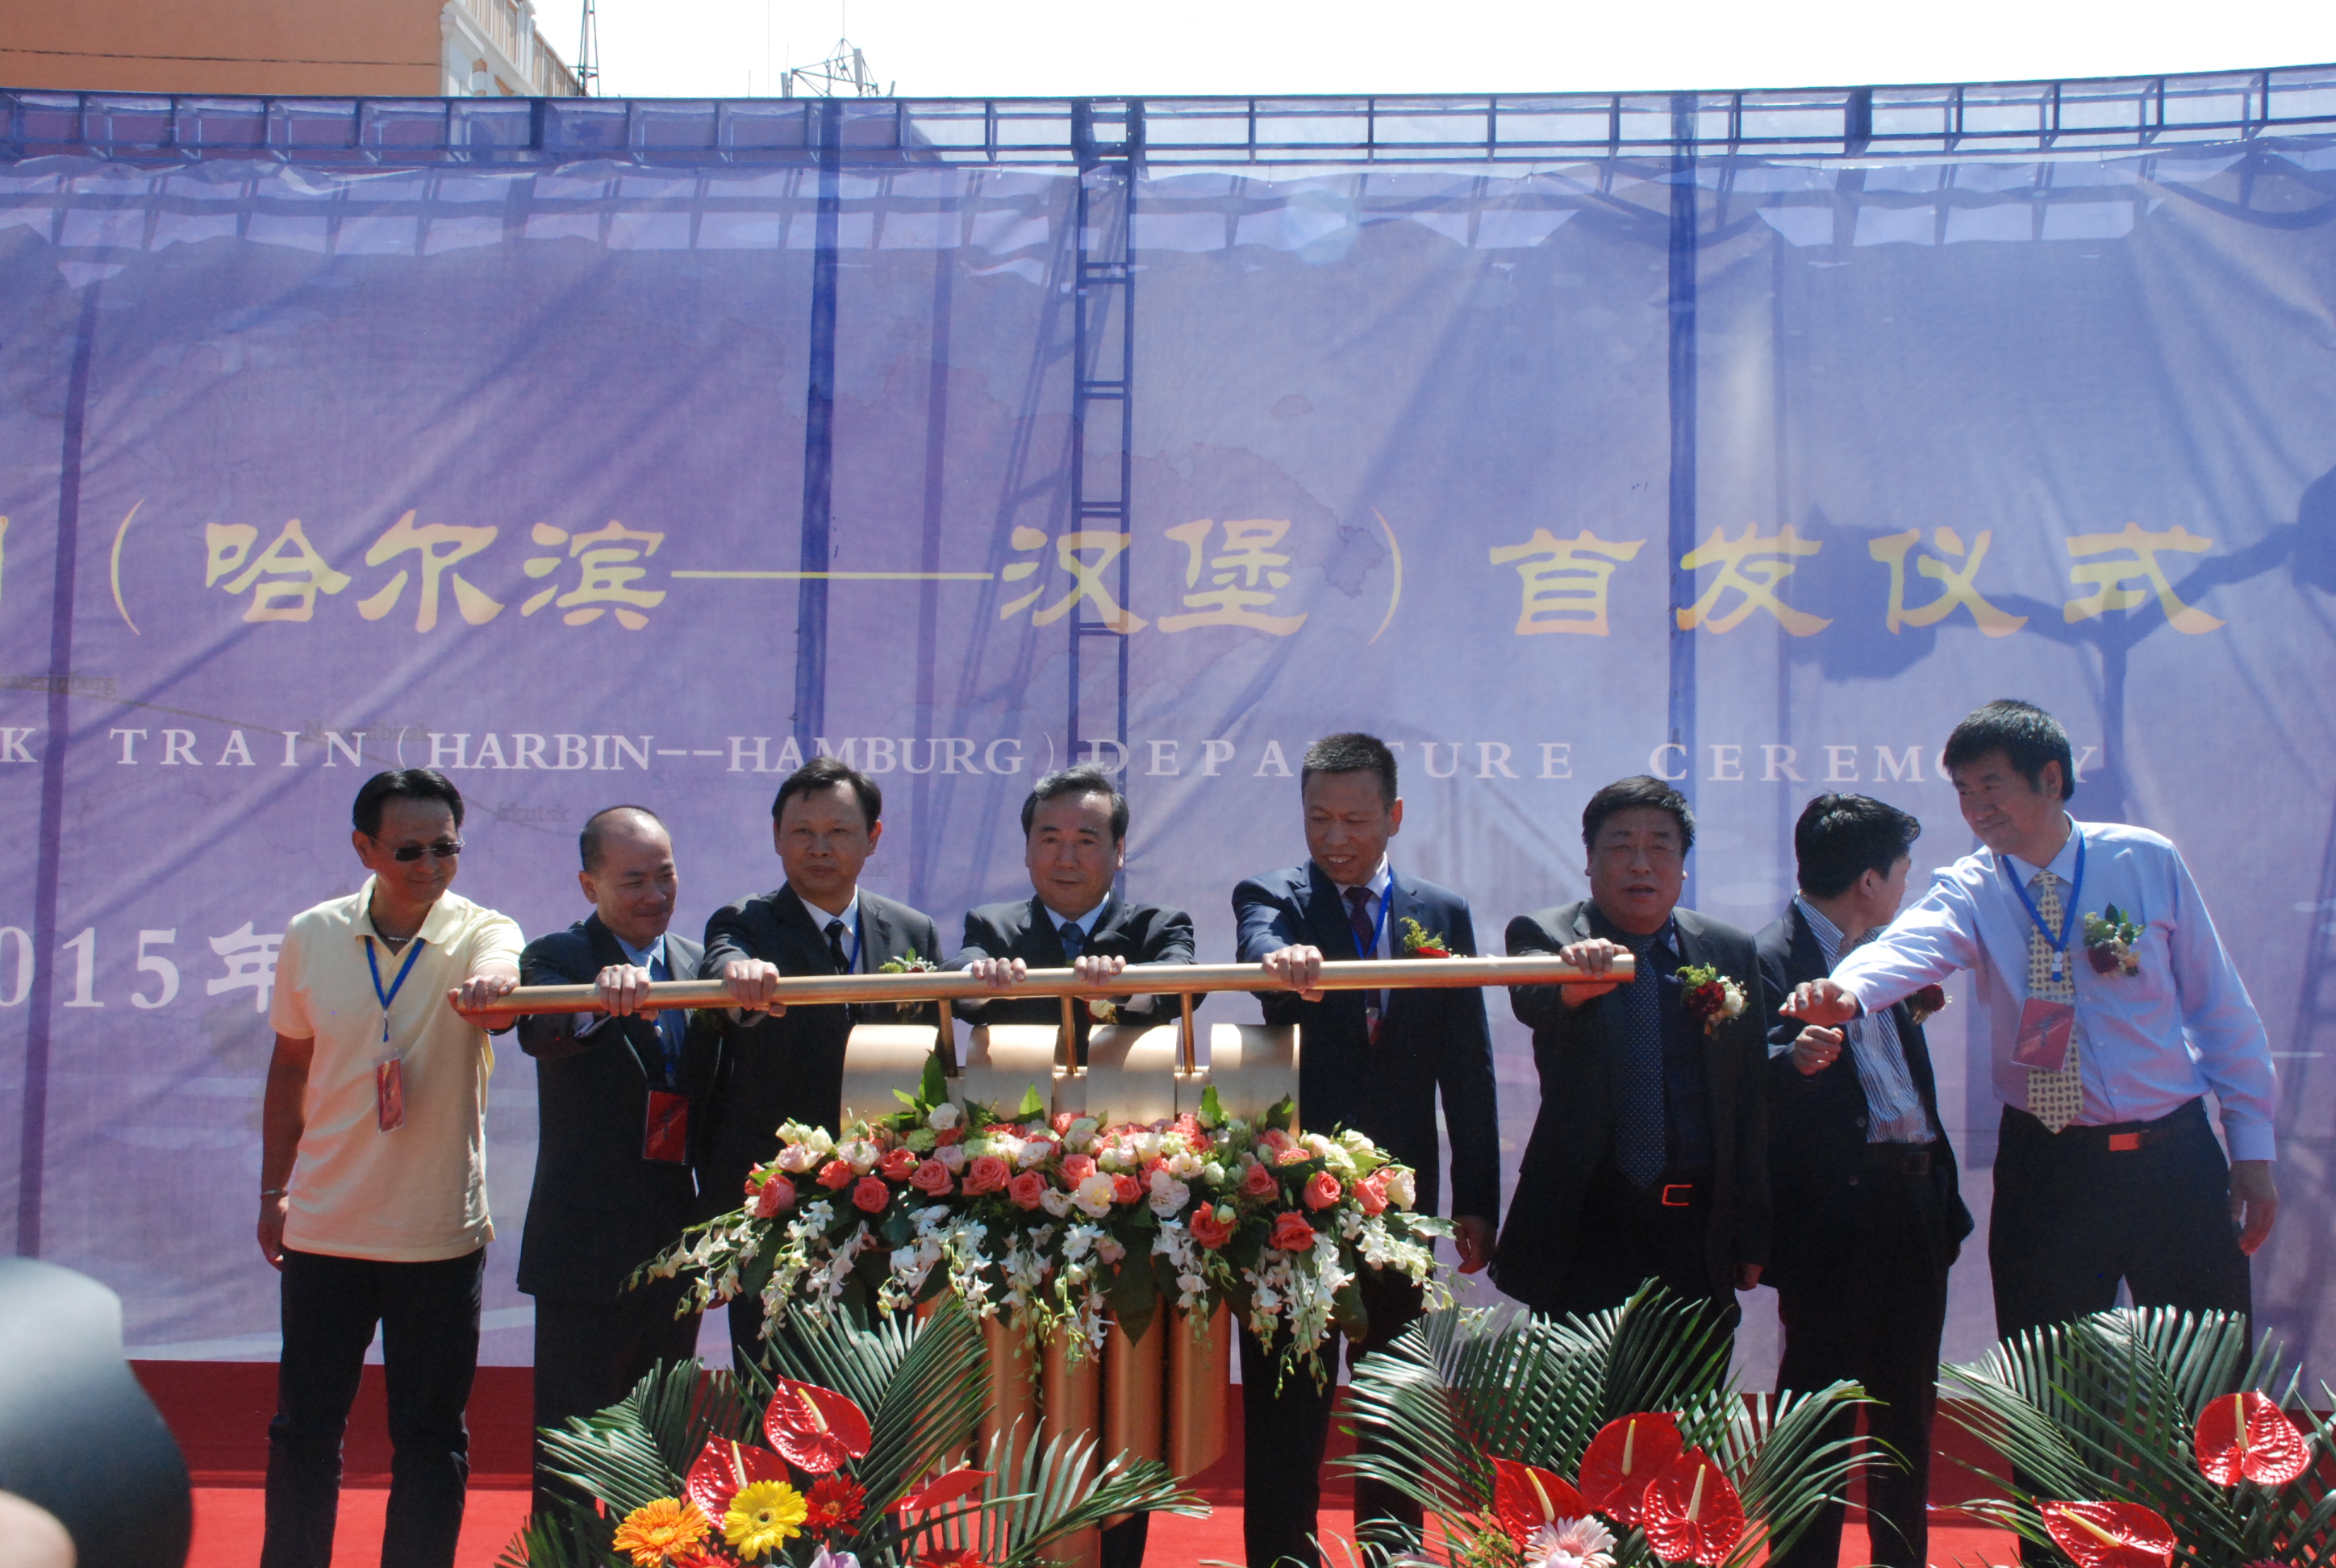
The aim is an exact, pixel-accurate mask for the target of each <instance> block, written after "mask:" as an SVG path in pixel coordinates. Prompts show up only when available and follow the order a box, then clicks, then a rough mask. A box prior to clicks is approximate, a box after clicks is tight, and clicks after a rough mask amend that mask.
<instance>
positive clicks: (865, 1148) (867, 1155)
mask: <svg viewBox="0 0 2336 1568" xmlns="http://www.w3.org/2000/svg"><path fill="white" fill-rule="evenodd" d="M835 1153H836V1157H837V1158H839V1159H841V1160H842V1161H843V1163H844V1164H848V1165H850V1166H851V1167H852V1174H855V1175H861V1176H864V1175H866V1174H868V1173H869V1172H871V1171H872V1170H874V1169H875V1168H876V1145H875V1144H871V1143H870V1142H869V1141H868V1140H867V1139H865V1138H854V1139H852V1142H850V1143H848V1144H837V1145H836V1150H835Z"/></svg>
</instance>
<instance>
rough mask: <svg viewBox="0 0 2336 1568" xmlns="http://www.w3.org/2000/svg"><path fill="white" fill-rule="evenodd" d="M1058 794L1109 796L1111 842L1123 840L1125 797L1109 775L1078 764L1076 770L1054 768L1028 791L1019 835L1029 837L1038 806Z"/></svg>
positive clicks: (1023, 804)
mask: <svg viewBox="0 0 2336 1568" xmlns="http://www.w3.org/2000/svg"><path fill="white" fill-rule="evenodd" d="M1061 795H1109V796H1110V797H1111V842H1114V843H1118V842H1120V841H1121V840H1123V839H1124V838H1126V837H1127V797H1126V796H1125V795H1124V794H1120V793H1119V786H1118V785H1117V784H1114V783H1112V781H1111V775H1110V774H1107V773H1105V772H1104V771H1103V769H1101V768H1099V767H1097V766H1095V764H1093V763H1081V764H1080V765H1078V766H1077V767H1066V768H1057V769H1056V771H1055V772H1053V773H1050V774H1047V775H1046V777H1044V778H1042V779H1040V780H1039V781H1038V782H1037V784H1033V785H1032V786H1031V788H1030V798H1029V799H1027V800H1026V801H1024V802H1023V803H1022V836H1023V837H1024V838H1026V839H1027V838H1028V837H1029V836H1030V823H1031V821H1032V820H1033V819H1034V818H1036V817H1037V814H1038V803H1039V802H1040V801H1050V800H1054V799H1056V797H1057V796H1061Z"/></svg>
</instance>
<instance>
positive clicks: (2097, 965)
mask: <svg viewBox="0 0 2336 1568" xmlns="http://www.w3.org/2000/svg"><path fill="white" fill-rule="evenodd" d="M2140 940H2141V928H2140V927H2139V926H2137V925H2135V924H2134V923H2133V921H2132V920H2128V919H2127V918H2126V916H2125V915H2124V914H2123V913H2122V912H2121V911H2119V910H2118V909H2117V905H2115V904H2111V905H2109V906H2108V907H2107V908H2106V909H2104V910H2103V911H2101V912H2100V913H2099V914H2097V915H2087V916H2086V917H2085V957H2087V958H2088V959H2091V960H2092V964H2093V973H2095V974H2097V975H2137V974H2139V973H2141V955H2140V954H2139V953H2138V952H2136V951H2135V950H2134V949H2135V944H2136V943H2138V942H2139V941H2140Z"/></svg>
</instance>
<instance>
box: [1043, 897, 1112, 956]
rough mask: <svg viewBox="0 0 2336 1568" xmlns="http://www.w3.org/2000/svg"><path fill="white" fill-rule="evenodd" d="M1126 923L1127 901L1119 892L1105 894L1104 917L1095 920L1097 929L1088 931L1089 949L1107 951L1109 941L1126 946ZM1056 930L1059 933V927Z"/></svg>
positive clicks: (1090, 950) (1091, 950)
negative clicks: (1124, 928)
mask: <svg viewBox="0 0 2336 1568" xmlns="http://www.w3.org/2000/svg"><path fill="white" fill-rule="evenodd" d="M1126 923H1127V903H1126V901H1125V900H1124V899H1122V898H1121V897H1120V896H1119V895H1118V894H1117V893H1106V894H1105V895H1104V901H1103V917H1102V919H1100V920H1096V921H1095V929H1094V930H1091V931H1089V932H1088V933H1087V951H1089V952H1091V953H1093V952H1103V951H1107V950H1108V948H1107V947H1106V945H1105V944H1107V943H1108V944H1117V945H1119V946H1123V947H1124V946H1125V945H1126V942H1127V933H1126V932H1125V931H1124V930H1123V929H1122V928H1123V927H1124V925H1125V924H1126ZM1056 931H1057V934H1058V935H1059V934H1060V928H1059V927H1057V928H1056Z"/></svg>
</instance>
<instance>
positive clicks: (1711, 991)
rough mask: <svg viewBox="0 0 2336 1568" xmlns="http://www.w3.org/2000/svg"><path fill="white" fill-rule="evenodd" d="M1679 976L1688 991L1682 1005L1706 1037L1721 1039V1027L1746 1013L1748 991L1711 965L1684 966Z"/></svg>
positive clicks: (1682, 999) (1680, 968)
mask: <svg viewBox="0 0 2336 1568" xmlns="http://www.w3.org/2000/svg"><path fill="white" fill-rule="evenodd" d="M1678 975H1679V985H1680V986H1681V987H1682V988H1684V989H1683V991H1682V994H1681V995H1680V997H1679V1001H1680V1003H1681V1004H1682V1005H1683V1006H1685V1007H1686V1008H1687V1016H1688V1017H1689V1018H1693V1019H1695V1020H1696V1021H1697V1022H1698V1023H1699V1024H1701V1025H1702V1026H1703V1032H1704V1033H1705V1034H1706V1035H1717V1034H1718V1033H1719V1026H1720V1025H1722V1024H1724V1023H1726V1022H1728V1020H1729V1019H1730V1018H1736V1017H1737V1016H1738V1015H1739V1014H1741V1013H1742V1012H1743V1011H1744V1005H1745V1003H1744V988H1743V987H1742V986H1740V985H1738V984H1737V983H1736V981H1735V980H1733V979H1730V978H1728V976H1726V975H1723V974H1721V973H1720V972H1719V971H1718V969H1715V968H1713V967H1712V966H1711V965H1709V964H1682V965H1680V966H1679V971H1678Z"/></svg>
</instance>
